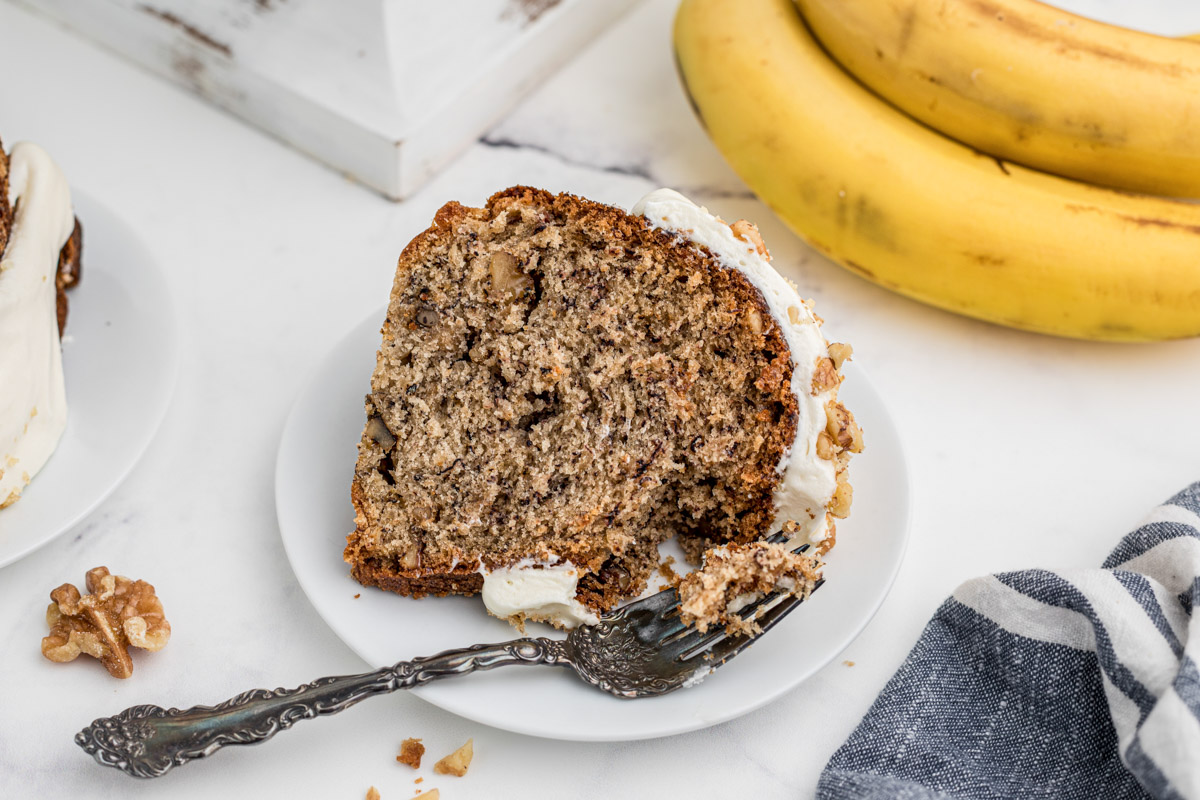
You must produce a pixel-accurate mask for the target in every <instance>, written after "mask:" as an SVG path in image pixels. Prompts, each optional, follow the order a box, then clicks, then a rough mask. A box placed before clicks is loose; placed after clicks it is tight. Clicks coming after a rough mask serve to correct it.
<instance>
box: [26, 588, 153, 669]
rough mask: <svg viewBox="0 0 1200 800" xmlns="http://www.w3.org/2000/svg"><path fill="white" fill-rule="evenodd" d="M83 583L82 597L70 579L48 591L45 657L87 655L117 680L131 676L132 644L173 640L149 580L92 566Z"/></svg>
mask: <svg viewBox="0 0 1200 800" xmlns="http://www.w3.org/2000/svg"><path fill="white" fill-rule="evenodd" d="M85 585H86V587H87V591H88V594H86V595H83V596H80V594H79V590H78V589H76V588H75V586H74V585H72V584H70V583H64V584H63V585H62V586H59V587H58V588H57V589H55V590H54V591H52V592H51V593H50V599H51V600H53V601H54V602H52V603H51V604H50V606H49V607H48V608H47V609H46V623H47V624H48V625H49V626H50V635H49V636H47V637H45V638H44V639H42V655H44V656H45V657H46V658H48V659H50V660H51V661H58V662H66V661H74V660H75V659H76V658H78V657H79V654H80V653H86V654H87V655H89V656H91V657H92V658H95V659H99V661H100V663H101V664H103V665H104V668H105V669H107V670H108V672H109V674H110V675H112V676H113V677H114V678H128V677H129V676H130V675H132V674H133V659H132V658H131V657H130V655H129V648H130V647H140V648H142V649H143V650H151V651H154V650H161V649H162V648H163V647H165V646H166V644H167V641H168V640H169V639H170V638H171V624H170V623H169V622H167V619H166V617H165V616H164V615H163V607H162V602H161V601H159V599H158V596H157V595H156V594H155V593H154V587H153V586H151V585H150V584H148V583H146V582H145V581H140V580H139V581H134V580H130V579H129V578H126V577H124V576H121V575H113V574H111V573H110V572H109V571H108V567H96V568H95V569H92V570H88V573H87V578H86V584H85Z"/></svg>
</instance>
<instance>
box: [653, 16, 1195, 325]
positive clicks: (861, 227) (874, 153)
mask: <svg viewBox="0 0 1200 800" xmlns="http://www.w3.org/2000/svg"><path fill="white" fill-rule="evenodd" d="M674 39H675V50H676V56H677V60H678V64H679V69H680V74H681V76H682V78H683V82H684V84H685V86H686V88H687V91H688V93H689V94H690V95H691V98H692V101H693V103H694V105H695V107H696V110H697V112H698V113H699V116H700V117H701V119H702V121H703V123H704V124H705V126H706V127H707V129H708V132H709V134H710V136H711V137H712V139H713V141H714V142H715V143H716V145H717V147H718V148H719V149H720V150H721V151H722V153H724V155H725V157H726V158H727V159H728V160H729V162H730V164H731V165H732V166H733V167H734V169H735V170H736V171H737V172H738V173H739V174H740V175H741V176H742V178H743V179H744V180H745V181H746V183H747V184H749V186H750V187H751V188H752V189H753V190H754V191H755V192H756V193H757V194H758V196H759V197H760V198H762V200H763V201H764V202H765V203H766V204H767V205H768V206H770V207H771V208H772V209H773V210H774V211H775V212H776V213H777V214H779V216H780V217H781V218H782V219H783V220H784V222H786V223H787V224H788V225H789V226H790V227H791V228H792V229H793V230H794V231H796V232H797V233H798V234H800V235H801V236H802V237H804V238H805V239H806V240H807V241H808V242H809V243H810V244H811V245H812V246H813V247H815V248H817V249H818V250H821V251H822V252H824V253H827V254H828V255H829V256H830V257H831V258H833V259H834V260H835V261H837V262H838V263H840V264H842V265H844V266H846V267H847V268H849V269H851V270H853V271H855V272H858V273H859V274H861V275H863V276H864V277H867V278H869V279H870V280H873V281H875V282H877V283H879V284H881V285H883V286H886V287H889V288H891V289H894V290H896V291H898V292H901V293H903V294H906V295H908V296H910V297H914V298H916V299H918V300H922V301H925V302H927V303H931V304H933V305H936V306H940V307H942V308H945V309H949V310H951V311H956V312H959V313H962V314H967V315H970V316H974V317H978V318H981V319H986V320H990V321H992V322H996V323H1000V324H1004V325H1010V326H1013V327H1018V328H1025V329H1029V330H1035V331H1041V332H1045V333H1053V334H1058V335H1062V336H1072V337H1079V338H1089V339H1110V340H1125V341H1138V340H1152V339H1168V338H1178V337H1185V336H1194V335H1197V334H1200V206H1197V205H1192V204H1189V203H1186V202H1182V201H1176V200H1169V199H1164V198H1158V197H1141V196H1135V195H1129V194H1125V193H1122V192H1117V191H1112V190H1107V189H1101V188H1097V187H1093V186H1088V185H1084V184H1080V183H1076V182H1074V181H1070V180H1067V179H1064V178H1058V177H1053V176H1049V175H1044V174H1042V173H1039V172H1034V171H1032V170H1028V169H1025V168H1022V167H1018V166H1015V165H1012V164H1008V163H1006V162H1003V161H999V160H997V159H995V158H992V157H991V156H986V155H983V154H981V153H979V152H977V151H974V150H972V149H970V148H968V147H966V146H964V145H962V144H959V143H957V142H954V141H952V140H950V139H948V138H946V137H944V136H941V135H939V134H937V133H935V132H934V131H931V130H930V129H928V128H926V127H925V126H924V125H921V124H920V123H918V122H915V121H914V120H912V118H910V117H908V116H907V115H905V114H903V113H901V112H899V111H897V110H896V109H895V108H893V107H892V106H890V105H888V104H887V103H885V102H883V101H882V100H880V99H879V98H878V97H876V96H875V95H873V94H871V93H870V92H869V91H868V90H866V89H864V88H863V87H862V86H861V85H860V84H858V83H857V82H856V81H855V80H854V79H853V78H852V77H850V76H849V75H847V74H846V73H845V72H843V71H842V69H841V68H840V67H839V66H838V65H837V64H835V63H834V62H833V61H831V60H830V59H829V57H828V56H827V55H826V54H825V53H824V51H822V50H821V48H820V46H819V45H818V44H817V42H816V41H815V40H814V39H813V38H812V36H811V35H810V34H809V32H808V29H807V28H806V27H805V25H804V22H803V20H802V19H801V18H800V15H799V13H798V11H797V10H796V8H795V6H793V5H792V2H791V0H684V1H683V3H682V4H681V5H680V8H679V11H678V13H677V16H676V19H675V31H674Z"/></svg>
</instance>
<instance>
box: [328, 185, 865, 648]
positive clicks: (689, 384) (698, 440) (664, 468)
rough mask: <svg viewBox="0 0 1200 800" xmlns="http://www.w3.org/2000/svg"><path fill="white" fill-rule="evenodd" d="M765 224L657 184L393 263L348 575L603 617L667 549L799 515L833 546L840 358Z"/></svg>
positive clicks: (438, 231)
mask: <svg viewBox="0 0 1200 800" xmlns="http://www.w3.org/2000/svg"><path fill="white" fill-rule="evenodd" d="M769 260H770V256H769V254H768V252H767V250H766V247H765V246H764V244H763V242H762V239H761V237H760V236H759V233H758V230H757V228H755V227H754V226H753V225H751V224H750V223H748V222H746V221H744V220H743V221H739V222H735V223H734V224H733V225H729V224H726V223H725V222H723V221H722V220H720V219H718V218H717V217H714V216H712V215H710V214H709V213H708V212H707V211H706V210H705V209H703V208H701V207H699V206H697V205H695V204H693V203H691V202H690V201H689V200H687V199H686V198H684V197H683V196H682V195H680V194H678V193H676V192H673V191H670V190H659V191H656V192H653V193H651V194H650V195H648V196H647V197H646V198H644V199H643V200H642V201H641V202H639V203H638V204H637V206H635V207H634V209H633V211H632V212H626V211H624V210H622V209H619V208H615V207H612V206H608V205H602V204H600V203H595V202H591V201H588V200H584V199H582V198H579V197H575V196H572V195H569V194H559V195H554V194H550V193H548V192H545V191H542V190H538V189H532V188H528V187H514V188H511V189H507V190H505V191H502V192H499V193H498V194H496V195H494V196H492V197H491V198H490V199H489V200H488V202H487V204H486V205H485V206H484V207H483V208H468V207H465V206H462V205H460V204H458V203H453V202H452V203H448V204H447V205H445V206H443V207H442V208H441V210H439V211H438V213H437V215H436V217H435V219H434V221H433V225H432V226H431V227H430V228H429V229H428V230H426V231H424V232H423V233H421V234H419V235H418V236H417V237H416V238H415V239H414V240H413V241H412V242H411V243H410V244H409V245H408V246H407V247H406V248H405V249H404V251H403V253H402V254H401V256H400V260H399V265H398V267H397V270H396V275H395V281H394V284H393V287H392V292H391V297H390V302H389V305H388V309H387V316H386V319H385V321H384V323H383V327H382V344H381V346H380V349H379V351H378V355H377V359H376V367H375V371H374V374H373V375H372V379H371V392H370V394H369V395H367V397H366V404H365V405H366V424H365V425H364V428H363V432H362V437H361V440H360V442H359V445H358V462H357V464H356V467H355V471H354V479H353V483H352V487H351V499H352V502H353V505H354V509H355V530H354V531H353V532H352V533H351V534H350V535H349V536H348V537H347V546H346V548H345V554H344V557H345V560H346V561H347V562H348V563H349V564H350V565H351V571H352V574H353V576H354V577H355V578H356V579H357V580H358V581H360V582H361V583H363V584H364V585H367V586H377V587H380V588H382V589H387V590H391V591H394V592H398V593H400V594H403V595H411V596H414V597H420V596H423V595H426V594H435V595H445V594H449V593H456V594H476V593H482V595H483V600H484V603H485V604H486V606H487V608H488V610H489V611H490V612H491V613H493V614H495V615H497V616H500V617H504V618H508V619H510V620H512V621H514V622H518V623H519V622H521V621H523V620H524V619H540V620H545V621H549V622H552V623H554V624H556V625H559V626H562V627H573V626H575V625H577V624H580V623H594V622H595V621H596V620H597V615H598V614H599V613H602V612H603V611H605V610H608V609H611V608H612V607H614V606H615V605H616V604H617V603H618V602H619V601H620V600H621V599H623V598H627V597H631V596H635V595H637V594H638V593H640V592H641V591H643V589H645V587H646V585H647V579H648V578H649V576H650V574H651V573H652V572H653V571H655V569H656V568H657V566H658V545H659V544H660V543H661V542H662V541H664V540H665V539H667V538H668V537H671V536H675V537H677V538H678V540H679V542H680V544H681V545H682V546H683V548H684V550H685V552H686V553H687V554H688V557H689V559H690V560H692V561H698V560H699V558H700V556H701V554H702V553H703V552H704V551H705V550H707V549H708V548H710V547H713V546H717V545H722V544H725V543H731V542H732V543H747V542H754V541H757V540H759V539H762V538H763V537H765V536H767V535H770V534H771V533H772V532H774V531H777V530H780V529H781V527H782V526H783V524H784V523H785V522H787V521H789V520H794V521H796V522H797V523H798V525H797V527H796V530H797V536H798V537H803V538H804V539H805V540H807V541H811V542H812V543H814V545H816V548H815V549H817V550H819V551H821V552H824V551H826V550H828V548H830V547H832V545H833V543H834V534H835V527H834V518H837V517H843V516H845V515H846V514H847V513H848V511H849V506H850V499H851V489H850V485H849V483H848V482H847V481H846V466H847V463H848V461H849V456H850V453H851V452H856V451H858V450H860V449H861V446H862V439H861V433H860V431H859V429H858V427H857V425H856V424H855V422H854V419H853V416H852V415H851V414H850V412H849V411H847V410H846V409H845V408H844V407H843V406H842V405H841V404H840V403H839V402H838V399H837V394H838V386H839V384H840V383H841V380H842V377H841V373H840V367H841V364H842V361H843V360H844V359H845V358H846V357H848V355H849V352H850V351H849V347H847V346H845V345H837V344H835V345H830V344H828V343H827V342H826V341H825V339H824V337H823V336H822V334H821V331H820V320H819V318H817V317H816V316H815V315H814V314H813V313H812V311H811V308H810V305H809V304H808V303H807V302H805V301H803V300H801V299H800V297H799V295H798V294H797V292H796V290H795V288H794V287H793V286H792V285H791V284H789V283H788V282H787V281H785V280H784V279H783V278H782V277H781V276H780V275H779V274H778V273H777V272H776V271H775V269H774V268H773V267H772V266H771V265H770V263H769Z"/></svg>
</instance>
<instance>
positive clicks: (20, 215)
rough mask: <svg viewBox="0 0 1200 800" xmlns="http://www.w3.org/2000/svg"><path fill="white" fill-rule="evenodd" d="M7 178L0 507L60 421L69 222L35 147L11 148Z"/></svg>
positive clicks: (0, 299)
mask: <svg viewBox="0 0 1200 800" xmlns="http://www.w3.org/2000/svg"><path fill="white" fill-rule="evenodd" d="M8 180H9V192H8V193H9V198H8V199H9V203H10V205H12V207H13V211H14V213H13V225H12V230H11V232H10V234H9V239H8V246H7V247H6V248H5V250H4V253H3V257H2V258H0V508H3V507H4V506H6V505H9V504H11V503H13V502H15V501H16V500H17V499H18V498H19V497H20V496H21V492H22V490H23V489H24V488H25V486H26V485H27V484H28V483H29V481H30V479H31V478H33V476H34V475H36V474H37V472H38V470H40V469H41V468H42V467H43V466H44V465H45V463H46V461H47V460H48V459H49V458H50V455H51V453H53V452H54V448H55V447H57V446H58V440H59V439H60V438H61V437H62V432H63V430H64V429H65V428H66V426H67V396H66V391H65V388H64V385H63V370H62V346H61V343H60V342H59V337H58V312H57V307H56V303H55V287H54V278H55V272H56V270H57V267H58V254H59V251H60V250H61V249H62V246H63V245H64V244H65V243H66V241H67V239H68V238H70V236H71V231H72V230H73V228H74V224H75V223H74V214H73V212H72V210H71V193H70V190H69V189H68V187H67V180H66V178H65V177H64V176H63V174H62V171H61V170H59V168H58V166H57V165H56V164H55V163H54V162H53V161H51V160H50V157H49V156H48V155H47V154H46V151H44V150H42V149H41V148H40V147H38V146H37V145H35V144H30V143H28V142H19V143H18V144H16V145H15V146H14V147H13V148H12V154H11V155H10V156H9V176H8ZM2 527H3V526H2V523H0V528H2Z"/></svg>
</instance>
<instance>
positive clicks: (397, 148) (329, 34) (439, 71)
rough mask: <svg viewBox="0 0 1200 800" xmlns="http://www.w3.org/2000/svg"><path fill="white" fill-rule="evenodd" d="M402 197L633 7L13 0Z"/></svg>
mask: <svg viewBox="0 0 1200 800" xmlns="http://www.w3.org/2000/svg"><path fill="white" fill-rule="evenodd" d="M13 1H14V2H17V3H19V4H21V5H23V6H25V7H27V8H29V9H31V10H34V11H37V12H39V13H42V14H46V15H48V16H50V17H52V18H54V19H55V20H57V21H59V22H61V23H62V24H64V25H66V26H68V27H70V28H72V29H73V30H75V31H76V32H78V33H79V34H81V35H83V36H86V37H89V38H91V39H94V40H95V41H97V42H98V43H100V44H102V45H104V46H106V47H108V48H110V49H112V50H114V51H115V52H117V53H119V54H120V55H122V56H124V57H126V58H129V59H131V60H133V61H135V62H136V63H138V64H140V65H142V66H143V67H146V68H147V69H150V70H152V71H153V72H156V73H158V74H160V75H162V76H164V77H166V78H168V79H169V80H171V81H174V82H175V83H178V84H180V85H181V86H184V87H186V88H188V89H190V90H191V91H193V92H195V93H196V94H198V95H200V96H201V97H203V98H205V99H206V100H208V101H210V102H212V103H214V104H215V105H217V106H220V107H221V108H224V109H227V110H229V111H231V112H232V113H234V114H236V115H238V116H239V117H241V118H243V119H245V120H246V121H247V122H250V123H252V124H254V125H257V126H258V127H260V128H262V129H263V130H265V131H267V132H269V133H271V134H273V135H275V136H277V137H279V138H280V139H282V140H283V141H285V142H287V143H288V144H290V145H292V146H293V147H295V148H297V149H298V150H301V151H303V152H305V153H307V154H309V155H311V156H312V157H314V158H316V159H319V160H321V161H323V162H325V163H326V164H328V165H329V166H330V167H333V168H334V169H337V170H339V171H341V172H344V173H345V174H347V175H349V176H351V177H353V178H355V179H357V180H359V181H361V182H362V183H364V184H366V185H367V186H370V187H372V188H373V189H376V190H378V191H379V192H381V193H383V194H384V195H386V196H387V197H390V198H393V199H397V200H399V199H403V198H404V197H405V196H407V195H409V194H411V193H412V192H413V191H415V190H416V189H417V188H419V187H420V186H421V184H423V183H424V182H425V181H426V180H427V179H428V178H429V177H430V176H431V175H432V174H433V173H434V172H436V171H437V170H438V169H440V168H441V167H442V166H444V165H445V164H446V163H447V162H449V161H450V160H451V159H452V158H454V156H455V155H457V154H458V153H459V152H460V151H461V150H462V149H463V148H464V147H466V146H467V145H468V144H469V143H470V142H472V141H473V140H474V139H475V138H477V137H478V136H479V135H480V134H481V133H483V132H484V131H485V130H487V128H488V127H490V126H491V125H493V124H494V123H495V122H496V121H497V120H498V119H500V117H501V116H502V115H503V114H504V113H506V112H507V111H508V110H509V109H510V108H511V107H512V106H513V104H514V103H516V101H517V100H518V99H519V98H520V97H521V96H523V95H524V94H525V93H526V92H527V91H529V90H530V89H531V88H532V87H533V86H534V85H535V84H536V83H537V82H538V81H539V80H540V79H541V78H543V77H544V76H545V75H547V74H548V73H549V72H551V71H552V70H554V69H555V68H556V67H558V66H559V65H560V64H561V63H562V62H564V61H566V60H567V59H568V58H569V57H570V56H571V55H572V54H573V53H574V52H576V51H578V50H579V49H580V48H582V47H583V46H584V45H585V44H586V43H587V42H588V41H590V40H591V39H592V38H594V37H595V36H596V35H597V34H598V33H599V31H600V30H601V29H602V28H603V27H604V26H605V25H607V24H608V23H610V22H611V21H612V20H614V19H615V18H616V17H617V16H619V15H620V14H621V13H622V12H623V11H625V10H626V9H627V8H629V7H630V6H631V5H633V3H634V2H636V0H425V1H424V2H422V1H421V0H13Z"/></svg>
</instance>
